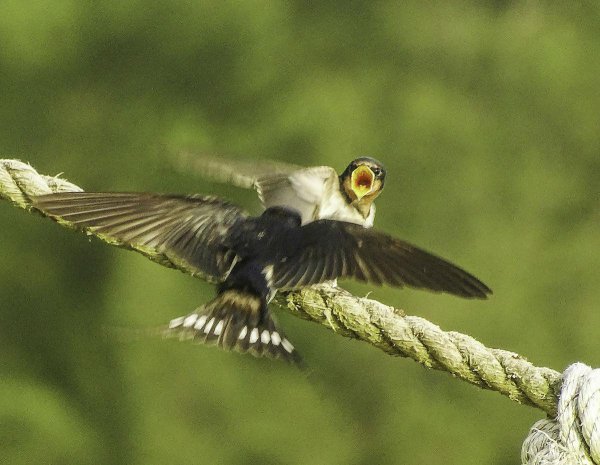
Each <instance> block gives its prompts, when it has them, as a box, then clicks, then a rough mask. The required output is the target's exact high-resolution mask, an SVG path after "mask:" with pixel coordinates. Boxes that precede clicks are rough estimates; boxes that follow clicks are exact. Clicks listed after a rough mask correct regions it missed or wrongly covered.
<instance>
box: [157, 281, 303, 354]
mask: <svg viewBox="0 0 600 465" xmlns="http://www.w3.org/2000/svg"><path fill="white" fill-rule="evenodd" d="M165 335H166V336H174V335H178V336H179V337H180V339H193V340H194V341H196V342H200V343H203V344H208V345H217V346H218V347H221V348H222V349H225V350H236V351H238V352H242V353H244V352H248V353H251V354H252V355H255V356H257V357H270V358H280V359H282V360H286V361H288V362H290V363H294V364H296V365H299V366H301V365H302V358H301V357H300V355H299V354H298V352H297V351H296V349H295V348H294V346H293V345H292V344H291V343H290V341H288V340H287V338H286V337H285V335H284V334H283V332H282V331H281V329H279V327H278V326H277V324H276V323H275V321H274V320H273V317H272V316H271V312H269V309H268V308H267V304H266V302H265V301H264V300H263V299H261V298H260V297H259V296H257V295H254V294H251V293H248V292H244V291H240V290H237V289H228V290H226V291H223V292H221V293H220V294H219V295H218V296H217V297H215V298H214V299H213V300H212V301H210V302H209V303H207V304H206V305H203V306H201V307H198V308H197V309H196V310H195V311H194V312H193V313H191V314H189V315H187V316H182V317H179V318H175V319H174V320H171V322H170V323H169V328H168V329H167V330H166V331H165Z"/></svg>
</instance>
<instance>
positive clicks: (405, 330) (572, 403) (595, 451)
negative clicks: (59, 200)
mask: <svg viewBox="0 0 600 465" xmlns="http://www.w3.org/2000/svg"><path fill="white" fill-rule="evenodd" d="M81 190H82V189H81V188H80V187H78V186H76V185H74V184H72V183H70V182H67V181H65V180H63V179H61V178H59V177H58V176H44V175H40V174H39V173H38V172H37V171H36V170H35V169H33V168H32V167H31V166H30V165H28V164H26V163H23V162H21V161H19V160H9V159H4V160H3V159H0V198H4V199H6V200H9V201H11V202H12V203H13V204H14V205H15V206H17V207H20V208H23V209H25V210H29V211H31V210H33V209H32V206H31V201H30V196H34V195H42V194H49V193H52V192H73V191H81ZM58 223H59V224H61V225H62V226H65V227H69V228H73V225H72V224H70V223H69V222H68V221H64V220H60V221H59V222H58ZM86 232H87V234H89V235H94V236H96V237H98V238H99V239H100V240H102V241H104V242H107V243H109V244H111V245H116V246H122V247H125V246H126V245H124V244H121V243H119V242H117V241H114V240H111V239H110V238H106V237H101V236H98V235H96V234H95V233H94V231H93V230H87V231H86ZM127 248H130V249H131V248H132V247H127ZM133 250H135V251H137V252H139V253H142V254H143V255H145V256H146V257H148V258H150V259H151V260H153V261H156V262H158V263H160V264H161V265H164V266H168V267H171V268H176V269H179V270H181V271H183V272H185V273H189V274H191V270H189V269H186V268H185V266H184V265H183V264H182V263H180V262H178V261H177V260H176V258H174V257H172V256H168V255H166V254H165V253H164V252H162V251H160V250H155V249H151V248H144V249H138V248H135V247H134V248H133ZM276 301H277V303H278V304H279V305H280V306H281V307H284V308H286V309H287V310H289V311H290V312H291V313H293V314H295V315H296V316H299V317H301V318H304V319H308V320H311V321H314V322H316V323H321V324H322V325H324V326H326V327H328V328H329V329H331V330H333V331H334V332H336V333H338V334H341V335H343V336H347V337H351V338H354V339H359V340H362V341H364V342H368V343H369V344H371V345H373V346H375V347H378V348H379V349H381V350H383V351H384V352H386V353H388V354H390V355H395V356H400V357H407V358H411V359H413V360H415V361H416V362H418V363H420V364H421V365H423V366H425V367H427V368H433V369H436V370H442V371H446V372H448V373H450V374H452V375H453V376H454V377H457V378H460V379H462V380H463V381H467V382H469V383H471V384H473V385H475V386H479V387H480V388H483V389H489V390H493V391H496V392H499V393H501V394H503V395H505V396H507V397H508V398H510V399H512V400H514V401H515V402H519V403H521V404H525V405H530V406H533V407H537V408H539V409H541V410H543V411H544V412H546V414H547V415H548V417H549V418H550V419H546V420H541V421H539V422H537V423H536V424H535V425H534V426H533V428H532V429H531V431H530V434H529V436H528V437H527V439H526V440H525V443H524V444H523V450H522V461H523V463H524V464H536V465H542V464H547V465H553V464H559V463H560V464H566V465H571V464H597V465H600V431H599V428H600V375H599V374H598V372H599V371H598V370H592V369H591V368H589V367H587V366H585V365H582V364H574V365H572V366H571V367H569V368H568V369H567V370H566V371H565V373H564V375H561V374H560V373H559V372H557V371H554V370H551V369H549V368H544V367H536V366H534V365H533V364H531V363H530V362H528V361H527V360H526V359H525V358H524V357H522V356H520V355H518V354H515V353H513V352H508V351H506V350H501V349H490V348H488V347H485V346H484V345H483V344H481V343H480V342H478V341H477V340H475V339H473V338H472V337H470V336H467V335H465V334H461V333H457V332H452V331H450V332H446V331H443V330H441V329H440V327H439V326H436V325H435V324H433V323H431V322H429V321H427V320H425V319H424V318H420V317H417V316H407V315H405V314H404V312H402V311H401V310H398V309H395V308H393V307H390V306H388V305H384V304H382V303H380V302H377V301H376V300H372V299H368V298H360V297H356V296H353V295H352V294H350V293H349V292H347V291H345V290H343V289H341V288H339V287H332V286H330V285H326V284H324V285H319V286H313V287H308V288H305V289H302V290H299V291H295V292H288V293H282V294H281V295H278V297H277V298H276ZM555 457H556V459H555ZM553 460H554V461H553Z"/></svg>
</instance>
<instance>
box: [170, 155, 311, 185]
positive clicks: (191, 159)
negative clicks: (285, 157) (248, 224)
mask: <svg viewBox="0 0 600 465" xmlns="http://www.w3.org/2000/svg"><path fill="white" fill-rule="evenodd" d="M176 162H177V166H178V168H179V169H180V170H181V171H182V172H185V173H186V174H187V173H190V171H191V172H192V173H194V174H197V175H199V176H202V177H203V178H206V179H211V180H214V181H217V182H222V183H227V184H231V185H233V186H236V187H241V188H244V189H252V188H254V187H255V183H256V182H257V181H258V180H259V179H261V178H264V177H265V176H270V175H274V176H277V175H280V174H291V173H292V172H294V171H297V170H301V169H302V168H303V167H302V166H299V165H293V164H291V163H283V162H279V161H271V160H251V161H250V160H240V159H231V158H225V157H221V156H216V155H214V154H209V153H202V152H194V153H192V152H188V151H182V152H180V153H179V154H178V155H177V159H176Z"/></svg>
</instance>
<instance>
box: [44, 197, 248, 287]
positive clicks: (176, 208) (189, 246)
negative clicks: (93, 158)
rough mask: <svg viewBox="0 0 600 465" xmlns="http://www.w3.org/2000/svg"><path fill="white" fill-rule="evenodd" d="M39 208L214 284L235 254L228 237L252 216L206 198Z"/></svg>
mask: <svg viewBox="0 0 600 465" xmlns="http://www.w3.org/2000/svg"><path fill="white" fill-rule="evenodd" d="M32 200H33V203H34V206H35V207H36V208H37V209H39V210H41V211H43V212H45V213H46V214H48V215H50V216H51V217H55V218H62V219H64V220H66V221H69V222H71V223H73V224H74V225H75V226H77V227H79V228H81V229H87V230H90V231H92V232H94V233H100V234H103V235H106V236H108V237H111V238H113V239H115V240H117V241H119V242H121V243H122V244H124V245H127V246H131V247H133V248H136V247H153V248H155V249H157V250H158V251H159V252H167V253H170V254H174V255H175V256H177V257H178V258H179V259H182V260H184V261H185V262H187V264H188V265H189V266H190V267H191V268H192V269H194V270H195V271H197V272H198V273H199V274H201V275H203V276H205V277H206V278H207V279H209V280H216V281H221V280H222V279H224V278H225V276H226V274H227V273H228V271H229V270H230V269H231V266H232V264H233V261H234V260H235V254H234V253H228V251H229V252H230V249H231V244H229V243H228V238H229V237H230V234H231V232H232V231H234V230H235V227H236V225H238V224H239V222H240V221H241V220H243V219H245V218H246V217H247V215H246V213H244V212H243V211H242V210H241V209H239V208H238V207H236V206H234V205H232V204H230V203H228V202H226V201H223V200H220V199H217V198H215V197H209V196H206V197H203V196H197V195H194V196H178V195H163V194H148V193H94V192H72V193H71V192H69V193H59V194H50V195H44V196H39V197H34V198H33V199H32Z"/></svg>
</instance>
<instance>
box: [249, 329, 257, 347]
mask: <svg viewBox="0 0 600 465" xmlns="http://www.w3.org/2000/svg"><path fill="white" fill-rule="evenodd" d="M256 341H258V328H254V329H253V330H252V332H251V333H250V344H254V343H255V342H256Z"/></svg>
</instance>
